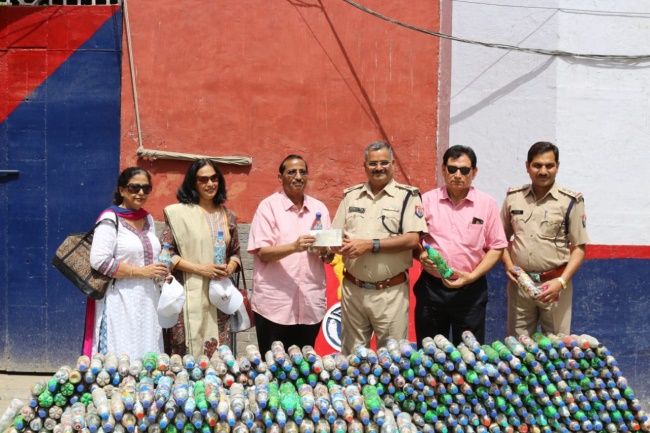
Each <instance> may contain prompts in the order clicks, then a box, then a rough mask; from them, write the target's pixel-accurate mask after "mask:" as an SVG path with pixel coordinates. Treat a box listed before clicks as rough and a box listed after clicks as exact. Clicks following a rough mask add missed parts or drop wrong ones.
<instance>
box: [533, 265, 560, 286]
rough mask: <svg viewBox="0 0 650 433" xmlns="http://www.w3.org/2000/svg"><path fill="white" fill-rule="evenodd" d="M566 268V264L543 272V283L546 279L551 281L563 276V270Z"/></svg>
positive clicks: (541, 278)
mask: <svg viewBox="0 0 650 433" xmlns="http://www.w3.org/2000/svg"><path fill="white" fill-rule="evenodd" d="M564 269H566V266H562V267H559V268H557V269H553V270H552V271H548V272H542V273H540V274H539V279H540V281H541V282H542V283H544V282H546V281H551V280H554V279H556V278H560V277H561V276H562V272H564Z"/></svg>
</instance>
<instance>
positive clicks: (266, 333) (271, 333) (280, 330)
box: [253, 312, 320, 356]
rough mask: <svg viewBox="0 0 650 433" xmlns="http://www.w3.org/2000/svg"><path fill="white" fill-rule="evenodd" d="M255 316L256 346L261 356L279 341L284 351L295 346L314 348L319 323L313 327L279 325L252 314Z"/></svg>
mask: <svg viewBox="0 0 650 433" xmlns="http://www.w3.org/2000/svg"><path fill="white" fill-rule="evenodd" d="M253 314H254V315H255V331H256V332H257V346H258V349H259V350H260V353H261V354H262V356H264V354H265V353H266V352H267V351H268V350H271V344H273V342H274V341H281V342H282V344H284V349H285V350H287V349H289V346H291V345H293V344H295V345H297V346H298V347H300V348H301V349H302V347H303V346H307V345H309V346H312V347H313V346H314V344H316V337H318V331H320V323H316V324H314V325H280V324H279V323H275V322H272V321H270V320H269V319H267V318H266V317H264V316H262V315H260V314H258V313H256V312H253Z"/></svg>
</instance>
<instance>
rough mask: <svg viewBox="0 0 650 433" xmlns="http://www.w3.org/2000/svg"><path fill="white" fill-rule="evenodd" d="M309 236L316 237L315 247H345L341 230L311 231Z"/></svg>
mask: <svg viewBox="0 0 650 433" xmlns="http://www.w3.org/2000/svg"><path fill="white" fill-rule="evenodd" d="M309 234H310V235H312V236H315V237H316V242H314V246H315V247H340V246H341V245H343V231H342V230H341V229H329V230H310V231H309Z"/></svg>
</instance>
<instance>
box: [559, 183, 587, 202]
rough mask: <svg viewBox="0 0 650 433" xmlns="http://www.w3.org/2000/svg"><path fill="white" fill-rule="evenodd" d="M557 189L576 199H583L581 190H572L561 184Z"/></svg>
mask: <svg viewBox="0 0 650 433" xmlns="http://www.w3.org/2000/svg"><path fill="white" fill-rule="evenodd" d="M557 190H558V191H560V192H561V193H562V194H564V195H568V196H569V197H572V198H575V199H576V201H581V200H584V197H583V196H582V193H581V192H577V191H573V190H571V189H568V188H564V187H562V186H561V187H559V188H558V189H557Z"/></svg>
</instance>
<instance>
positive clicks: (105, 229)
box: [90, 167, 169, 359]
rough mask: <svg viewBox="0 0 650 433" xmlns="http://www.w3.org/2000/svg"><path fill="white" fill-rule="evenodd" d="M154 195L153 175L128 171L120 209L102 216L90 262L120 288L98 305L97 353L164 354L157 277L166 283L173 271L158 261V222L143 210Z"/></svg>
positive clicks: (118, 194)
mask: <svg viewBox="0 0 650 433" xmlns="http://www.w3.org/2000/svg"><path fill="white" fill-rule="evenodd" d="M150 192H151V176H150V175H149V173H148V172H147V171H146V170H143V169H141V168H138V167H130V168H127V169H125V170H124V171H123V172H122V174H121V175H120V177H119V179H118V184H117V188H116V190H115V199H114V201H113V204H114V206H111V207H110V208H109V209H107V210H106V211H104V212H103V213H102V215H101V216H100V217H99V220H100V221H102V223H101V224H100V225H99V226H98V227H97V228H96V229H95V234H94V237H93V244H92V248H91V250H90V262H91V266H92V267H93V268H94V269H96V270H98V271H99V272H101V273H103V274H104V275H108V276H110V277H112V278H114V285H113V284H111V286H110V287H109V288H108V290H107V291H106V294H105V296H104V298H103V299H102V300H99V301H95V316H94V327H93V336H92V346H91V353H92V354H95V353H97V352H99V353H102V354H106V353H107V352H113V353H116V354H118V355H121V354H128V355H129V356H130V357H131V359H138V358H143V357H144V354H145V353H147V352H151V351H153V352H157V353H160V352H162V351H163V337H162V328H161V327H160V325H159V324H158V316H157V313H156V306H157V304H158V298H159V296H160V288H159V287H158V285H157V284H156V283H155V282H154V278H159V279H160V278H164V277H165V276H166V275H167V274H168V273H169V270H168V269H167V266H165V265H164V264H163V263H157V262H156V258H157V257H158V254H160V242H159V241H158V238H157V237H156V233H155V230H154V221H153V218H152V217H151V215H149V214H148V213H147V211H146V210H144V209H143V208H142V205H144V203H146V201H147V199H148V196H149V193H150ZM115 222H117V226H118V227H117V230H116V228H115V224H114V223H115Z"/></svg>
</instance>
